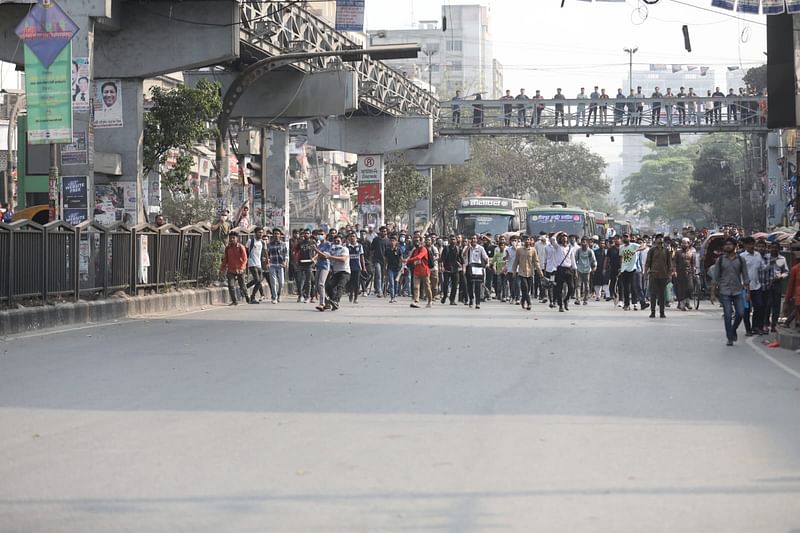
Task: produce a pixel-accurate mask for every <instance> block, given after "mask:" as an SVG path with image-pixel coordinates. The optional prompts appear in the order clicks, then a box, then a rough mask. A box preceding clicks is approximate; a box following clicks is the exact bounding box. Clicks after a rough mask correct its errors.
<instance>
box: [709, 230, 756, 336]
mask: <svg viewBox="0 0 800 533" xmlns="http://www.w3.org/2000/svg"><path fill="white" fill-rule="evenodd" d="M723 252H724V253H723V255H722V256H720V258H719V259H717V262H716V263H714V266H713V267H712V268H713V269H714V270H715V272H714V273H713V278H714V281H713V284H712V285H711V297H710V300H711V303H712V304H713V303H714V294H715V293H716V291H717V290H719V301H720V302H721V303H722V312H723V320H724V321H725V336H726V337H727V339H728V342H727V343H726V344H727V345H728V346H733V343H734V342H736V341H738V340H739V336H738V335H737V334H736V330H737V329H738V328H739V324H741V323H742V318H743V317H744V300H745V299H746V300H747V301H748V302H749V301H750V278H749V277H748V275H747V264H746V263H745V262H744V259H742V257H741V256H739V255H738V254H737V253H736V239H734V238H732V237H729V238H728V239H726V240H725V245H724V247H723ZM742 293H744V295H743V294H742ZM734 310H735V311H736V315H735V317H734V316H733V312H734Z"/></svg>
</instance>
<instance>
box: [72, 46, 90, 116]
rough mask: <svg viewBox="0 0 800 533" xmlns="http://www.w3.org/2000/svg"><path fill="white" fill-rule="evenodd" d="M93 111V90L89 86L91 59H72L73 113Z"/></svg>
mask: <svg viewBox="0 0 800 533" xmlns="http://www.w3.org/2000/svg"><path fill="white" fill-rule="evenodd" d="M91 110H92V90H91V86H90V85H89V58H88V57H73V58H72V111H73V112H75V113H88V112H89V111H91Z"/></svg>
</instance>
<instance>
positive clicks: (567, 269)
mask: <svg viewBox="0 0 800 533" xmlns="http://www.w3.org/2000/svg"><path fill="white" fill-rule="evenodd" d="M551 247H552V254H553V264H554V265H555V281H556V286H555V289H554V290H553V298H555V300H556V303H557V304H558V311H559V312H560V313H563V312H564V311H569V301H570V299H572V295H573V294H574V293H575V283H574V278H573V275H572V272H573V270H575V249H574V248H573V247H572V246H570V244H569V240H568V237H567V234H566V233H559V234H557V235H556V237H555V242H554V243H552V244H551ZM564 285H566V286H567V293H566V294H564Z"/></svg>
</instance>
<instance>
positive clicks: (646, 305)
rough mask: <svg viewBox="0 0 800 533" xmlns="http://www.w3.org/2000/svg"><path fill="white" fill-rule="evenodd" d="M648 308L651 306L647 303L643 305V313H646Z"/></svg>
mask: <svg viewBox="0 0 800 533" xmlns="http://www.w3.org/2000/svg"><path fill="white" fill-rule="evenodd" d="M648 307H650V304H649V303H647V302H645V303H643V304H642V311H644V310H645V309H647V308H648Z"/></svg>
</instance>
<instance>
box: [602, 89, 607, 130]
mask: <svg viewBox="0 0 800 533" xmlns="http://www.w3.org/2000/svg"><path fill="white" fill-rule="evenodd" d="M608 100H609V96H608V93H606V90H605V89H600V123H601V124H607V123H608Z"/></svg>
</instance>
